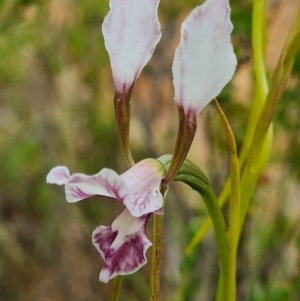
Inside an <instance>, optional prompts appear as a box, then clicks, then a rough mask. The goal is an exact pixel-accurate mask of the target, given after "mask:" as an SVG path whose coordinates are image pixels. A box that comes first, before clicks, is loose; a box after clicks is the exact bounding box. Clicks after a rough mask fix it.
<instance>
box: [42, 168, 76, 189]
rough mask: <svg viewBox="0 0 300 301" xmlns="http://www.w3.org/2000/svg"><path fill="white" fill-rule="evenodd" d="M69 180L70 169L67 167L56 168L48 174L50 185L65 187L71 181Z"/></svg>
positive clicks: (47, 180)
mask: <svg viewBox="0 0 300 301" xmlns="http://www.w3.org/2000/svg"><path fill="white" fill-rule="evenodd" d="M69 179H70V172H69V169H68V168H67V167H65V166H56V167H53V168H52V169H51V170H50V172H49V173H48V175H47V178H46V182H47V183H50V184H57V185H64V184H66V183H67V182H68V181H69Z"/></svg>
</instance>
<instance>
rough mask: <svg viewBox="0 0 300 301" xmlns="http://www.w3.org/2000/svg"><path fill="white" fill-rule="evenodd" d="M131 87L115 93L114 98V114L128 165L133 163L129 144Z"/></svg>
mask: <svg viewBox="0 0 300 301" xmlns="http://www.w3.org/2000/svg"><path fill="white" fill-rule="evenodd" d="M132 89H133V87H132V88H131V89H130V90H129V91H127V92H124V93H116V94H115V98H114V103H115V115H116V120H117V126H118V132H119V138H120V142H121V147H122V151H123V154H124V155H125V159H126V162H127V163H128V165H129V166H133V165H134V160H133V158H132V154H131V150H130V144H129V129H130V109H131V105H130V100H131V94H132Z"/></svg>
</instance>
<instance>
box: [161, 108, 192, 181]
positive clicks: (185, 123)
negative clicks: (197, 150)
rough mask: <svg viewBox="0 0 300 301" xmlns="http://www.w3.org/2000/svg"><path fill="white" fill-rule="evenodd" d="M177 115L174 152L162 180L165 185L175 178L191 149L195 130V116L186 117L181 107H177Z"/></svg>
mask: <svg viewBox="0 0 300 301" xmlns="http://www.w3.org/2000/svg"><path fill="white" fill-rule="evenodd" d="M178 115H179V128H178V133H177V140H176V145H175V151H174V155H173V157H172V161H171V164H170V167H169V169H168V170H167V173H166V175H165V177H164V179H163V183H165V184H168V183H170V182H171V181H173V180H174V178H175V177H176V175H177V173H178V171H179V169H180V167H181V165H182V163H183V161H184V160H185V158H186V156H187V153H188V151H189V149H190V147H191V144H192V142H193V139H194V136H195V133H196V128H197V120H196V115H193V114H191V115H189V116H186V115H185V114H184V110H183V108H181V107H178Z"/></svg>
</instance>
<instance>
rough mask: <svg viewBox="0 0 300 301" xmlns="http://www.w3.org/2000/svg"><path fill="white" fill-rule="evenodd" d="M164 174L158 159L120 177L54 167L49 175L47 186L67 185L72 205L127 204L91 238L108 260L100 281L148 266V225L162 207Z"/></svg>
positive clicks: (69, 200) (111, 171) (106, 171)
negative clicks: (98, 199) (93, 200)
mask: <svg viewBox="0 0 300 301" xmlns="http://www.w3.org/2000/svg"><path fill="white" fill-rule="evenodd" d="M163 175H164V168H163V166H162V165H161V163H160V162H159V161H157V160H155V159H145V160H143V161H140V162H139V163H137V164H136V165H134V166H133V167H132V168H130V169H129V170H127V171H126V172H124V173H123V174H121V175H118V174H117V173H116V172H115V171H113V170H111V169H107V168H104V169H102V170H101V171H100V172H99V173H97V174H95V175H92V176H87V175H85V174H81V173H75V174H72V175H70V172H69V170H68V168H67V167H65V166H57V167H54V168H53V169H52V170H51V171H50V172H49V174H48V175H47V183H50V184H57V185H65V193H66V199H67V201H68V202H70V203H74V202H77V201H81V200H83V199H86V198H88V197H91V196H102V197H109V198H113V199H116V200H118V201H120V202H122V203H123V204H124V206H125V208H124V209H123V211H122V212H121V213H120V215H119V216H118V217H117V218H116V219H115V220H114V222H113V223H112V224H111V226H108V227H107V226H99V227H98V228H97V229H95V230H94V232H93V235H92V240H93V244H94V245H95V247H96V248H97V250H98V251H99V252H100V254H101V256H102V257H103V259H104V261H105V264H104V267H103V269H102V270H101V273H100V276H99V280H100V281H102V282H108V281H109V280H110V279H111V278H113V277H115V276H117V275H126V274H131V273H133V272H135V271H136V270H138V269H139V268H140V267H142V266H143V265H144V264H146V262H147V259H146V256H145V254H146V251H147V249H148V248H149V246H151V242H150V241H149V240H148V238H147V236H146V224H147V221H148V219H149V217H150V215H151V213H152V212H158V213H160V210H161V208H162V206H163V198H162V195H161V193H160V183H161V180H162V177H163Z"/></svg>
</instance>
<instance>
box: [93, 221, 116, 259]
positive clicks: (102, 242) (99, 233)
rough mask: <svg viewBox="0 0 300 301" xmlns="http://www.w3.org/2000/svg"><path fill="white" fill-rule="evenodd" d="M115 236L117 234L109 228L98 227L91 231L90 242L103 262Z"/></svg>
mask: <svg viewBox="0 0 300 301" xmlns="http://www.w3.org/2000/svg"><path fill="white" fill-rule="evenodd" d="M116 236H117V232H113V231H112V230H111V227H105V226H99V227H97V228H96V229H95V230H94V231H93V234H92V242H93V244H94V246H95V247H96V249H97V250H98V252H99V253H100V254H101V256H102V258H103V259H104V260H106V254H107V252H108V250H109V248H110V246H111V244H112V243H113V241H114V240H115V238H116Z"/></svg>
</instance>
